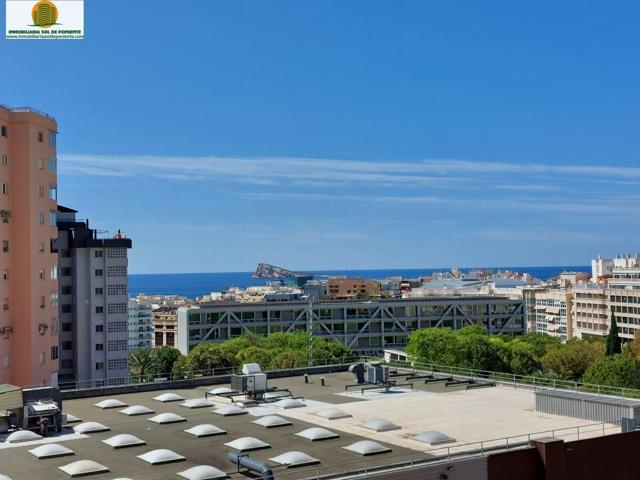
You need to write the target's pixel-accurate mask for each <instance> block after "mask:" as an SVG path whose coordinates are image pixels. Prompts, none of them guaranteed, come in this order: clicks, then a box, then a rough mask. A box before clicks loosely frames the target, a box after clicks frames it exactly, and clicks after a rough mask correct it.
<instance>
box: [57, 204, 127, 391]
mask: <svg viewBox="0 0 640 480" xmlns="http://www.w3.org/2000/svg"><path fill="white" fill-rule="evenodd" d="M55 247H56V250H57V252H58V262H59V271H60V273H59V282H60V294H59V295H60V302H59V303H60V314H59V315H60V382H61V383H63V382H64V383H77V384H78V386H83V387H88V386H103V385H114V384H117V383H120V382H123V381H126V379H127V377H128V375H129V365H128V347H129V332H128V321H129V315H128V300H129V292H128V277H127V268H128V259H127V255H128V249H129V248H131V240H130V239H128V238H124V237H123V235H122V234H120V233H118V235H116V236H115V238H99V236H98V232H97V231H96V230H95V229H92V228H89V221H88V220H84V221H78V220H77V219H76V211H75V210H72V209H70V208H65V207H60V208H59V212H58V240H57V241H56V244H55Z"/></svg>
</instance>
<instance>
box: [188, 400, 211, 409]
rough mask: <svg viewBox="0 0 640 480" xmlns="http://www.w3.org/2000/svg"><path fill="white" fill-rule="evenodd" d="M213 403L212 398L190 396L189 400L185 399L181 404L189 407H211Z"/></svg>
mask: <svg viewBox="0 0 640 480" xmlns="http://www.w3.org/2000/svg"><path fill="white" fill-rule="evenodd" d="M211 405H213V402H212V401H211V400H207V399H206V398H190V399H189V400H185V401H184V402H182V403H181V404H180V406H181V407H187V408H203V407H210V406H211Z"/></svg>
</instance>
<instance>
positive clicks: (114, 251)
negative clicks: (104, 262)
mask: <svg viewBox="0 0 640 480" xmlns="http://www.w3.org/2000/svg"><path fill="white" fill-rule="evenodd" d="M107 258H127V249H126V248H109V249H108V250H107Z"/></svg>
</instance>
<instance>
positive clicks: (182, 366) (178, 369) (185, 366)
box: [171, 355, 193, 379]
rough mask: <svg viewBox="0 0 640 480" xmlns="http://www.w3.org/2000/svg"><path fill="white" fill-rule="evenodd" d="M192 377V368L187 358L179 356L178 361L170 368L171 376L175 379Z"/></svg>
mask: <svg viewBox="0 0 640 480" xmlns="http://www.w3.org/2000/svg"><path fill="white" fill-rule="evenodd" d="M192 375H193V366H192V365H191V361H190V360H189V358H188V357H185V356H184V355H180V356H179V357H178V359H177V360H176V361H175V362H174V363H173V367H172V368H171V376H172V377H173V378H175V379H182V378H185V377H191V376H192Z"/></svg>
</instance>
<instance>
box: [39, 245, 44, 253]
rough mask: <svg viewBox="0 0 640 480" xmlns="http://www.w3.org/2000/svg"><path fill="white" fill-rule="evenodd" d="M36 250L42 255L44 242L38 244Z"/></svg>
mask: <svg viewBox="0 0 640 480" xmlns="http://www.w3.org/2000/svg"><path fill="white" fill-rule="evenodd" d="M38 250H39V251H40V253H44V242H40V245H38Z"/></svg>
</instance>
